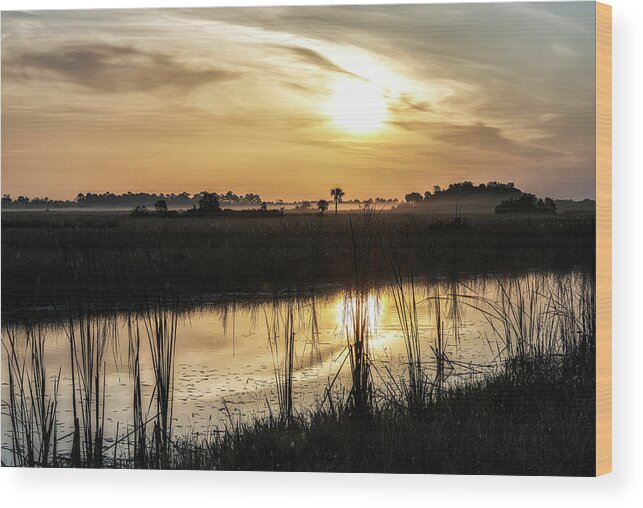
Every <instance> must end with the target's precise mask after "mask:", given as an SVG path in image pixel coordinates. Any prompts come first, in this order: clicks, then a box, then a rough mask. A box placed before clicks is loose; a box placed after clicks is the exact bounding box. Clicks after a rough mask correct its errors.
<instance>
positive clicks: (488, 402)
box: [172, 355, 595, 476]
mask: <svg viewBox="0 0 643 508" xmlns="http://www.w3.org/2000/svg"><path fill="white" fill-rule="evenodd" d="M592 372H593V369H592V360H591V359H590V358H589V356H583V355H573V356H566V357H565V358H563V359H558V360H553V359H549V360H543V359H529V360H525V361H524V362H523V363H520V364H518V363H515V364H512V365H511V366H509V368H507V369H505V370H503V371H502V372H500V373H497V374H496V375H491V376H489V377H488V378H487V379H485V380H483V381H480V382H477V383H474V384H472V385H468V386H467V385H463V386H461V387H459V388H455V389H451V390H448V391H446V392H445V393H444V394H443V395H442V396H441V397H440V398H438V399H436V400H432V401H430V402H428V403H427V404H426V405H425V406H424V407H422V408H420V409H419V410H414V411H410V410H409V409H408V408H407V407H405V406H404V404H403V403H402V401H399V400H393V401H388V402H386V403H383V404H381V405H378V406H376V407H374V408H373V409H372V410H371V411H370V412H369V413H367V414H365V415H359V414H354V413H352V412H351V411H348V410H345V409H341V408H340V409H335V410H330V409H320V410H317V411H312V412H311V413H309V414H305V415H302V416H300V417H298V418H294V419H293V420H292V421H291V423H290V425H287V424H285V423H284V421H283V420H280V419H277V418H273V419H268V420H263V421H257V422H253V423H250V424H241V425H238V426H234V427H233V428H231V429H230V430H229V431H227V432H226V433H225V434H224V435H223V437H218V438H213V439H211V440H206V441H200V440H198V439H196V440H195V439H194V438H189V437H188V438H183V439H179V440H178V441H177V443H176V448H175V453H174V459H173V463H172V467H174V468H179V469H224V470H265V471H335V472H353V473H359V472H373V473H436V474H437V473H440V474H451V473H452V474H507V475H556V476H559V475H575V476H592V475H593V474H594V457H595V445H594V439H595V428H594V421H595V411H594V404H595V402H594V401H595V399H594V378H593V375H592Z"/></svg>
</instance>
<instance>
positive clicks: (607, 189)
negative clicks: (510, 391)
mask: <svg viewBox="0 0 643 508" xmlns="http://www.w3.org/2000/svg"><path fill="white" fill-rule="evenodd" d="M611 470H612V7H611V6H609V5H605V4H601V3H598V2H597V3H596V475H597V476H598V475H602V474H605V473H609V472H610V471H611Z"/></svg>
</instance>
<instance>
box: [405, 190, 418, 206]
mask: <svg viewBox="0 0 643 508" xmlns="http://www.w3.org/2000/svg"><path fill="white" fill-rule="evenodd" d="M404 201H406V202H407V203H408V204H410V205H414V204H415V203H418V202H420V201H422V194H420V193H419V192H410V193H408V194H407V195H406V196H404Z"/></svg>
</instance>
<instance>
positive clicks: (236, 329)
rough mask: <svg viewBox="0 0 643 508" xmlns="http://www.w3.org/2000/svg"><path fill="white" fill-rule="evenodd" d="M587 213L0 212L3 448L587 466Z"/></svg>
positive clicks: (433, 469) (330, 462)
mask: <svg viewBox="0 0 643 508" xmlns="http://www.w3.org/2000/svg"><path fill="white" fill-rule="evenodd" d="M594 253H595V216H594V214H592V213H558V214H553V215H529V214H525V215H502V216H499V215H492V214H487V215H484V214H480V215H467V214H464V215H453V214H444V215H429V214H420V213H392V212H390V211H388V210H377V209H374V210H367V211H363V210H361V211H358V210H354V211H342V212H340V213H339V214H337V215H335V214H333V213H331V211H329V212H327V213H326V214H319V213H297V212H296V211H290V210H288V211H286V213H285V214H284V215H283V216H275V217H266V218H235V217H219V218H217V217H190V218H188V217H176V218H159V217H142V218H130V217H129V215H128V214H127V213H120V212H90V211H87V212H71V211H68V212H44V211H32V212H25V211H23V212H4V213H3V214H2V321H3V325H2V343H3V351H2V360H3V365H2V464H3V465H7V466H31V467H114V468H182V469H224V470H271V471H275V470H276V471H282V470H283V471H343V472H393V473H398V472H399V473H462V474H474V473H478V474H539V475H593V473H594V449H595V444H594V439H595V429H594V425H595V424H594V421H595V418H594V411H595V399H594V383H595V375H594V363H595V358H594V355H595V348H594V345H595V292H594V266H595V257H594Z"/></svg>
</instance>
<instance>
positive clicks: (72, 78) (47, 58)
mask: <svg viewBox="0 0 643 508" xmlns="http://www.w3.org/2000/svg"><path fill="white" fill-rule="evenodd" d="M7 71H8V73H10V74H11V75H13V76H17V77H22V78H34V77H35V76H34V71H36V72H45V73H55V74H57V75H58V76H60V77H62V78H63V79H65V80H66V81H69V82H71V83H74V84H77V85H81V86H83V87H85V88H88V89H90V90H93V91H97V92H139V91H143V92H144V91H150V90H154V89H159V88H165V87H170V88H177V89H180V90H183V91H187V90H190V89H192V88H195V87H199V86H201V85H205V84H208V83H216V82H220V81H225V80H230V79H234V78H236V77H238V76H239V73H237V72H232V71H228V70H224V69H217V68H214V67H203V68H201V67H195V66H188V65H185V64H183V63H181V62H179V61H177V60H176V59H175V58H172V57H170V56H169V55H166V54H162V53H150V52H145V51H141V50H139V49H136V48H134V47H133V46H117V45H111V44H75V45H71V46H65V47H62V48H56V49H53V50H49V51H39V52H24V53H21V54H19V55H17V56H15V57H13V58H12V59H10V60H9V61H8V62H5V63H4V64H3V72H7Z"/></svg>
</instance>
